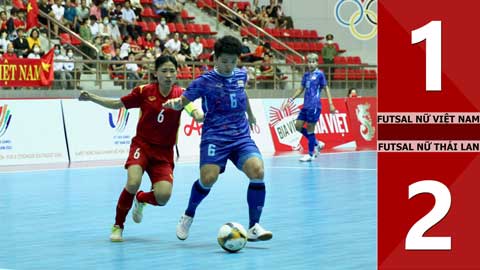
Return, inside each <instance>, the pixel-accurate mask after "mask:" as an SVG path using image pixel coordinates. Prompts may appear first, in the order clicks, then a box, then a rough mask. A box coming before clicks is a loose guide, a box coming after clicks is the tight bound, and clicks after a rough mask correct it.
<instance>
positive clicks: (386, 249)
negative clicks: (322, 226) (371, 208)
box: [378, 0, 480, 269]
mask: <svg viewBox="0 0 480 270" xmlns="http://www.w3.org/2000/svg"><path fill="white" fill-rule="evenodd" d="M478 10H480V2H479V1H474V0H469V1H438V0H415V1H413V0H382V1H378V18H379V24H378V31H379V32H378V69H379V81H378V113H379V114H381V113H386V112H395V113H399V114H401V113H407V112H417V113H418V112H420V113H423V112H472V113H478V112H479V111H480V110H479V109H480V80H479V79H480V66H478V65H479V64H480V51H479V46H478V45H479V44H480V33H479V31H478V29H477V25H476V22H477V16H478V14H479V12H478ZM432 22H433V23H432ZM429 23H431V24H429ZM429 26H430V28H429ZM433 26H435V27H433ZM418 29H421V30H418ZM417 30H418V31H417ZM438 30H440V31H438ZM412 31H417V32H416V34H417V35H420V36H422V35H424V36H425V40H423V41H420V42H419V41H418V36H417V37H416V38H413V39H414V41H412V36H414V35H415V34H414V33H412ZM439 35H440V36H439ZM415 39H417V40H416V41H415ZM427 44H428V45H427ZM429 46H431V47H429ZM427 47H428V50H427ZM439 49H440V50H439ZM427 54H428V56H427ZM429 59H430V60H429ZM429 61H431V62H430V64H427V62H429ZM429 65H430V66H429ZM439 65H440V66H439ZM427 66H429V67H428V68H427ZM440 68H441V70H440ZM427 69H429V71H427ZM436 71H438V72H436ZM429 72H430V73H429ZM427 73H429V76H431V77H430V79H428V80H429V82H428V83H427V77H428V76H427ZM440 83H441V87H439V84H440ZM427 84H429V86H427ZM432 85H434V86H432ZM435 85H436V86H435ZM427 88H429V89H427ZM378 139H379V143H380V141H390V140H392V141H414V140H425V141H427V140H432V141H434V140H447V141H448V140H451V141H452V142H455V140H472V141H473V140H477V141H478V140H480V125H479V124H478V123H476V124H443V123H437V124H393V125H392V124H381V123H379V124H378ZM409 192H410V194H409ZM409 197H410V198H409ZM407 235H409V240H408V241H407V240H406V239H407ZM407 242H408V243H407ZM479 243H480V155H479V153H478V152H446V151H445V152H429V153H425V152H413V151H410V152H408V151H407V152H393V151H391V152H386V151H385V152H382V151H380V152H379V153H378V268H379V269H480V246H479Z"/></svg>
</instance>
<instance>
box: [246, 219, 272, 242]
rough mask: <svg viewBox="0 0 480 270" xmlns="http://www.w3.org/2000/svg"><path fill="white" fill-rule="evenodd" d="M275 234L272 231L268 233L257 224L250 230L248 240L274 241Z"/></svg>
mask: <svg viewBox="0 0 480 270" xmlns="http://www.w3.org/2000/svg"><path fill="white" fill-rule="evenodd" d="M272 237H273V234H272V232H271V231H267V230H265V229H264V228H262V226H260V224H258V223H255V225H253V227H251V228H250V229H248V233H247V238H248V241H251V242H255V241H267V240H270V239H272Z"/></svg>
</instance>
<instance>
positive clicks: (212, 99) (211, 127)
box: [183, 69, 250, 142]
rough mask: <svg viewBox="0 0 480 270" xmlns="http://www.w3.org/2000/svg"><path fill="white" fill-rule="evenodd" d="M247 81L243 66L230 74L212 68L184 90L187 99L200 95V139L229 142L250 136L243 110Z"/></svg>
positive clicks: (245, 105)
mask: <svg viewBox="0 0 480 270" xmlns="http://www.w3.org/2000/svg"><path fill="white" fill-rule="evenodd" d="M246 82H247V74H246V72H245V71H243V70H240V69H235V70H234V71H233V72H232V74H231V75H230V76H224V75H221V74H219V73H218V72H217V71H215V70H212V71H209V72H207V73H205V74H203V75H202V76H200V77H199V78H198V79H196V80H194V81H193V82H192V83H191V84H190V86H189V87H188V88H187V90H186V91H185V92H184V93H183V95H184V96H185V97H186V98H187V99H188V100H190V101H194V100H195V99H197V98H202V109H203V111H204V112H205V121H204V123H203V130H202V142H232V141H237V140H240V139H242V138H249V137H250V129H249V125H248V120H247V117H246V114H245V112H246V110H247V95H246V93H245V84H246Z"/></svg>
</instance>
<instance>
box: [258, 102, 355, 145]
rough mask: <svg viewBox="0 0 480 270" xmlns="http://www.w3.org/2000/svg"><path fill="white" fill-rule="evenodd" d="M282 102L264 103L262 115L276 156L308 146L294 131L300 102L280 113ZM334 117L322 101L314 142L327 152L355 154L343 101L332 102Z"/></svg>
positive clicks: (291, 104) (292, 104)
mask: <svg viewBox="0 0 480 270" xmlns="http://www.w3.org/2000/svg"><path fill="white" fill-rule="evenodd" d="M283 101H284V100H282V99H268V100H264V107H265V113H268V115H267V117H268V121H269V124H268V126H269V128H270V131H271V134H272V141H273V144H274V146H275V150H276V151H277V152H284V151H300V152H304V151H305V150H306V149H308V142H307V140H306V139H305V138H303V136H302V134H301V133H300V132H297V131H296V129H295V120H296V119H297V117H298V114H299V113H300V109H301V108H302V105H301V104H302V103H303V100H302V99H297V100H295V102H290V103H289V104H288V106H287V107H286V108H285V109H284V110H282V108H281V107H282V103H283ZM333 103H334V105H335V108H336V109H337V111H338V112H337V113H330V112H329V111H328V108H329V106H328V101H327V100H326V99H322V113H321V115H320V118H319V120H318V122H317V124H316V126H315V136H316V138H317V140H319V141H321V142H323V143H325V149H327V150H353V151H354V150H355V138H354V136H353V132H352V130H351V128H350V124H349V123H350V120H349V118H350V116H349V114H348V111H347V107H346V105H345V100H344V99H342V98H337V99H333Z"/></svg>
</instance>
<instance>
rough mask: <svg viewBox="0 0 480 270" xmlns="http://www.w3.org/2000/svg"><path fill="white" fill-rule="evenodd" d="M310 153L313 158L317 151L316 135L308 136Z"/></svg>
mask: <svg viewBox="0 0 480 270" xmlns="http://www.w3.org/2000/svg"><path fill="white" fill-rule="evenodd" d="M307 138H308V153H309V154H310V155H311V156H313V152H314V150H315V145H316V144H317V139H316V138H315V133H312V134H308V137H307Z"/></svg>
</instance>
